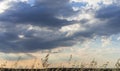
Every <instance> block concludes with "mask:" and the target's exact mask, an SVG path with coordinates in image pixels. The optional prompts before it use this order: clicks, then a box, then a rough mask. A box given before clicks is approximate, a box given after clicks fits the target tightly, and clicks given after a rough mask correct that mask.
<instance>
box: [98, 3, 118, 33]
mask: <svg viewBox="0 0 120 71" xmlns="http://www.w3.org/2000/svg"><path fill="white" fill-rule="evenodd" d="M96 18H98V19H100V20H101V21H105V20H106V21H107V22H105V23H101V24H103V25H102V26H99V27H96V31H97V32H98V34H101V35H102V34H103V35H112V34H118V33H120V7H119V6H118V5H110V6H107V7H104V8H102V9H100V10H98V11H97V13H96ZM97 29H98V30H97Z"/></svg>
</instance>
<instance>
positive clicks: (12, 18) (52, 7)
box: [0, 0, 75, 27]
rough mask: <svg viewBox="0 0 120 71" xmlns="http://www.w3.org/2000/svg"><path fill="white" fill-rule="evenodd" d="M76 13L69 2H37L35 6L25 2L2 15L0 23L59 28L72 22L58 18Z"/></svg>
mask: <svg viewBox="0 0 120 71" xmlns="http://www.w3.org/2000/svg"><path fill="white" fill-rule="evenodd" d="M73 13H75V12H74V11H73V10H72V8H71V6H70V4H69V0H64V2H63V1H62V0H60V1H56V0H35V4H34V6H31V5H30V4H27V3H24V2H18V3H13V5H12V6H11V7H10V8H9V9H8V10H6V11H5V12H4V13H2V14H0V21H2V22H9V23H14V24H32V25H37V26H51V27H59V26H63V25H67V24H70V23H71V21H67V20H62V19H58V18H57V16H59V15H60V16H61V15H63V16H70V15H72V14H73Z"/></svg>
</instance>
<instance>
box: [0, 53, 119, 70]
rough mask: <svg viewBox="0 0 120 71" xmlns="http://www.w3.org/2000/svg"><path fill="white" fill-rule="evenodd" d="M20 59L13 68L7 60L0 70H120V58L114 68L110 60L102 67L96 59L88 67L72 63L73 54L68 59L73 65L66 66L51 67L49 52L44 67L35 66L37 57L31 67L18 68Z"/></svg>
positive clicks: (43, 62) (44, 60) (44, 59)
mask: <svg viewBox="0 0 120 71" xmlns="http://www.w3.org/2000/svg"><path fill="white" fill-rule="evenodd" d="M20 59H21V58H20V57H19V58H18V60H17V61H16V62H15V64H14V65H13V66H14V67H11V68H7V67H5V66H6V65H7V62H6V63H4V64H2V65H1V67H0V71H120V59H118V60H117V62H116V64H115V67H114V68H108V67H107V66H108V65H109V62H106V63H105V64H103V65H102V66H101V67H99V66H98V65H97V64H98V63H97V61H95V59H93V60H92V61H91V62H90V63H89V67H86V66H85V65H84V64H81V65H78V64H76V65H75V64H74V63H71V61H72V55H70V58H69V59H68V64H69V65H70V64H71V65H72V67H65V66H59V67H51V66H50V65H51V64H50V63H49V62H48V59H49V54H47V55H46V56H45V57H44V58H42V63H41V64H42V68H36V67H35V66H36V65H35V64H36V59H35V60H34V63H33V64H32V66H31V67H29V68H28V67H23V68H18V66H19V61H20ZM78 66H79V67H78Z"/></svg>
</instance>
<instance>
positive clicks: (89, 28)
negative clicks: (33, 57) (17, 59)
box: [0, 0, 120, 52]
mask: <svg viewBox="0 0 120 71" xmlns="http://www.w3.org/2000/svg"><path fill="white" fill-rule="evenodd" d="M1 2H4V1H1ZM6 5H7V6H8V9H5V10H4V11H3V12H2V13H0V51H1V52H33V51H38V50H43V49H52V48H57V47H69V46H73V45H75V44H77V43H81V42H84V40H86V39H92V38H93V37H94V36H96V35H97V36H100V37H101V36H111V35H114V34H119V33H120V31H119V30H120V29H119V27H120V24H119V22H120V21H119V18H120V14H119V12H120V6H119V1H116V0H113V1H111V2H108V1H107V0H106V1H103V0H99V1H97V2H96V1H94V2H93V3H91V1H89V0H85V1H82V0H81V1H77V0H64V1H61V0H60V1H57V0H49V1H48V0H35V1H34V2H33V3H32V4H31V3H30V2H28V1H9V2H8V3H7V4H6ZM8 50H9V51H8Z"/></svg>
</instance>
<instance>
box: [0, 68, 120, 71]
mask: <svg viewBox="0 0 120 71" xmlns="http://www.w3.org/2000/svg"><path fill="white" fill-rule="evenodd" d="M0 71H120V69H111V68H106V69H99V68H97V69H91V68H82V69H81V68H47V69H8V68H1V69H0Z"/></svg>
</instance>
